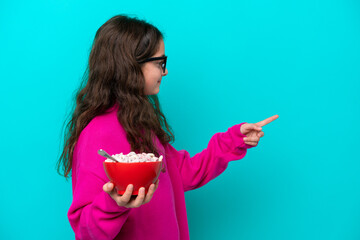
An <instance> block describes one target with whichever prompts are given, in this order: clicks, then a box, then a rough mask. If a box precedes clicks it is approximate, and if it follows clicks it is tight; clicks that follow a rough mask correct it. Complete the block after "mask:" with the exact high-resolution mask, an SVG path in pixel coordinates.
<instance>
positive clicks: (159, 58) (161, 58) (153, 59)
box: [139, 56, 167, 73]
mask: <svg viewBox="0 0 360 240" xmlns="http://www.w3.org/2000/svg"><path fill="white" fill-rule="evenodd" d="M157 60H164V64H163V65H162V66H161V68H162V70H163V72H164V73H165V71H166V61H167V56H162V57H152V58H148V59H145V60H144V61H141V62H139V63H140V64H141V63H146V62H152V61H157Z"/></svg>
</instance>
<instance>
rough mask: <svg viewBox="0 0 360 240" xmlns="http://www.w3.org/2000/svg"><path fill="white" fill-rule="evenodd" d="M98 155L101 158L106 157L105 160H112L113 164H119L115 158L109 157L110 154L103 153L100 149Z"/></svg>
mask: <svg viewBox="0 0 360 240" xmlns="http://www.w3.org/2000/svg"><path fill="white" fill-rule="evenodd" d="M98 154H99V155H101V156H103V157H106V158H109V159H111V160H114V161H115V162H119V161H118V160H116V159H115V158H113V157H112V156H110V154H108V153H107V152H105V151H104V150H102V149H100V150H99V151H98Z"/></svg>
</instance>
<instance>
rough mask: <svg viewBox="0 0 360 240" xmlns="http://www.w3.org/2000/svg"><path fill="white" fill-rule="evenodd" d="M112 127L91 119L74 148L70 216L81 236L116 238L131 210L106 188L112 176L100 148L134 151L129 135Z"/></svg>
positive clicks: (74, 228)
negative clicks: (129, 141)
mask: <svg viewBox="0 0 360 240" xmlns="http://www.w3.org/2000/svg"><path fill="white" fill-rule="evenodd" d="M108 129H109V128H106V126H103V125H101V126H99V125H98V124H93V123H90V124H89V125H88V126H87V127H86V128H85V129H84V130H83V132H82V133H81V135H80V138H79V141H78V143H77V146H76V149H75V151H74V162H73V170H72V180H73V202H72V204H71V207H70V209H69V212H68V217H69V221H70V224H71V226H72V228H73V230H74V232H75V236H76V238H77V239H114V238H115V237H116V235H117V234H118V233H119V232H120V230H121V228H122V226H123V224H124V223H125V221H126V219H127V217H128V215H129V213H130V211H131V209H129V208H125V207H120V206H118V205H117V203H116V202H115V201H114V200H113V199H112V198H111V197H110V195H109V194H108V193H106V192H104V191H103V185H104V184H105V183H107V182H108V181H109V180H108V178H107V176H106V174H105V171H104V167H103V161H104V160H105V158H104V157H101V156H99V155H98V154H97V151H98V150H99V149H104V150H106V151H107V152H108V153H109V154H116V153H119V152H121V151H122V152H124V153H127V152H129V151H130V146H129V144H128V143H127V140H126V137H125V135H123V134H121V133H119V132H118V131H109V130H108Z"/></svg>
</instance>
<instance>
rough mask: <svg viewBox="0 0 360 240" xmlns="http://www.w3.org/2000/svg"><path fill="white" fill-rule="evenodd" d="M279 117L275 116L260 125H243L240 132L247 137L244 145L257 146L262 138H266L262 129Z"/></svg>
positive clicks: (259, 123)
mask: <svg viewBox="0 0 360 240" xmlns="http://www.w3.org/2000/svg"><path fill="white" fill-rule="evenodd" d="M278 117H279V115H274V116H272V117H269V118H267V119H265V120H262V121H260V122H258V123H245V124H243V125H241V127H240V132H241V133H242V134H244V135H246V137H244V143H246V144H248V145H251V146H257V145H258V143H259V141H260V138H261V137H263V136H264V132H263V131H262V127H263V126H265V125H267V124H269V123H271V122H272V121H274V120H275V119H277V118H278Z"/></svg>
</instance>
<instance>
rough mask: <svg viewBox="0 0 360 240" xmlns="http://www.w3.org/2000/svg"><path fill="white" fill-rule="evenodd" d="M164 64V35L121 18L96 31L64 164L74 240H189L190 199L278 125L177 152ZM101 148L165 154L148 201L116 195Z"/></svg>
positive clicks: (232, 132) (238, 129)
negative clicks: (164, 92)
mask: <svg viewBox="0 0 360 240" xmlns="http://www.w3.org/2000/svg"><path fill="white" fill-rule="evenodd" d="M166 60H167V57H166V55H165V47H164V41H163V35H162V34H161V32H160V31H159V30H158V29H157V28H156V27H154V26H152V25H151V24H149V23H147V22H145V21H142V20H138V19H136V18H130V17H127V16H123V15H118V16H115V17H113V18H111V19H110V20H108V21H107V22H106V23H105V24H104V25H102V26H101V27H100V28H99V29H98V31H97V32H96V36H95V40H94V42H93V46H92V49H91V53H90V57H89V65H88V69H87V71H88V75H85V76H87V78H86V80H87V81H86V85H85V86H84V87H83V88H81V89H80V90H79V92H78V94H77V98H76V108H75V111H74V113H73V115H72V118H71V120H70V121H69V123H68V125H67V134H66V136H65V146H64V150H63V152H62V155H61V157H60V159H59V162H58V171H60V170H61V171H62V172H63V173H64V176H65V177H68V176H69V174H70V172H71V176H72V187H73V202H72V204H71V206H70V209H69V212H68V217H69V221H70V224H71V227H72V228H73V230H74V232H75V236H76V239H128V240H130V239H142V240H144V239H158V240H160V239H189V230H188V223H187V216H186V208H185V198H184V192H185V191H189V190H192V189H196V188H199V187H201V186H203V185H204V184H206V183H207V182H209V181H210V180H212V179H214V178H215V177H217V176H218V175H219V174H220V173H222V172H223V171H224V170H225V169H226V167H227V165H228V162H229V161H232V160H237V159H241V158H243V157H244V156H245V154H246V150H247V149H248V148H250V147H253V146H256V145H257V144H258V142H259V139H260V138H261V137H263V136H264V133H263V132H262V128H261V127H262V126H264V125H265V124H267V123H269V122H271V121H273V120H274V119H276V118H277V115H275V116H273V117H271V118H268V119H266V120H264V121H262V122H259V123H257V124H248V123H242V124H238V125H235V126H233V127H231V128H229V129H228V131H227V132H224V133H217V134H215V135H214V136H213V137H212V138H211V140H210V142H209V144H208V147H207V149H205V150H203V151H202V152H201V153H198V154H196V155H195V156H193V157H190V155H189V153H188V152H186V151H184V150H182V151H177V150H176V149H174V148H173V147H172V146H171V145H170V142H171V141H173V139H174V136H173V134H172V131H171V128H170V127H169V125H168V123H167V121H166V118H165V116H164V114H163V113H162V112H161V110H160V104H159V101H158V98H157V95H156V94H157V93H158V92H159V90H160V84H161V80H162V77H164V76H166V75H167V74H168V71H167V69H166ZM99 149H105V150H106V151H107V152H108V153H109V154H117V153H120V152H122V153H124V154H127V153H129V152H130V151H135V152H137V153H140V152H147V153H155V155H157V156H159V155H163V156H164V159H163V162H164V165H165V167H164V171H163V172H162V173H161V174H160V176H159V180H158V181H157V182H156V183H155V184H152V185H151V186H150V188H149V191H148V192H147V194H146V195H145V189H144V188H142V189H140V192H139V194H138V196H137V197H132V190H133V186H132V185H129V186H128V187H127V189H126V192H125V193H124V195H122V196H121V195H118V194H117V192H116V190H115V189H114V185H113V184H112V183H110V182H108V181H109V180H108V178H107V177H106V174H105V172H104V169H103V165H102V164H103V161H104V158H103V157H101V156H99V155H98V154H97V151H98V150H99Z"/></svg>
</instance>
